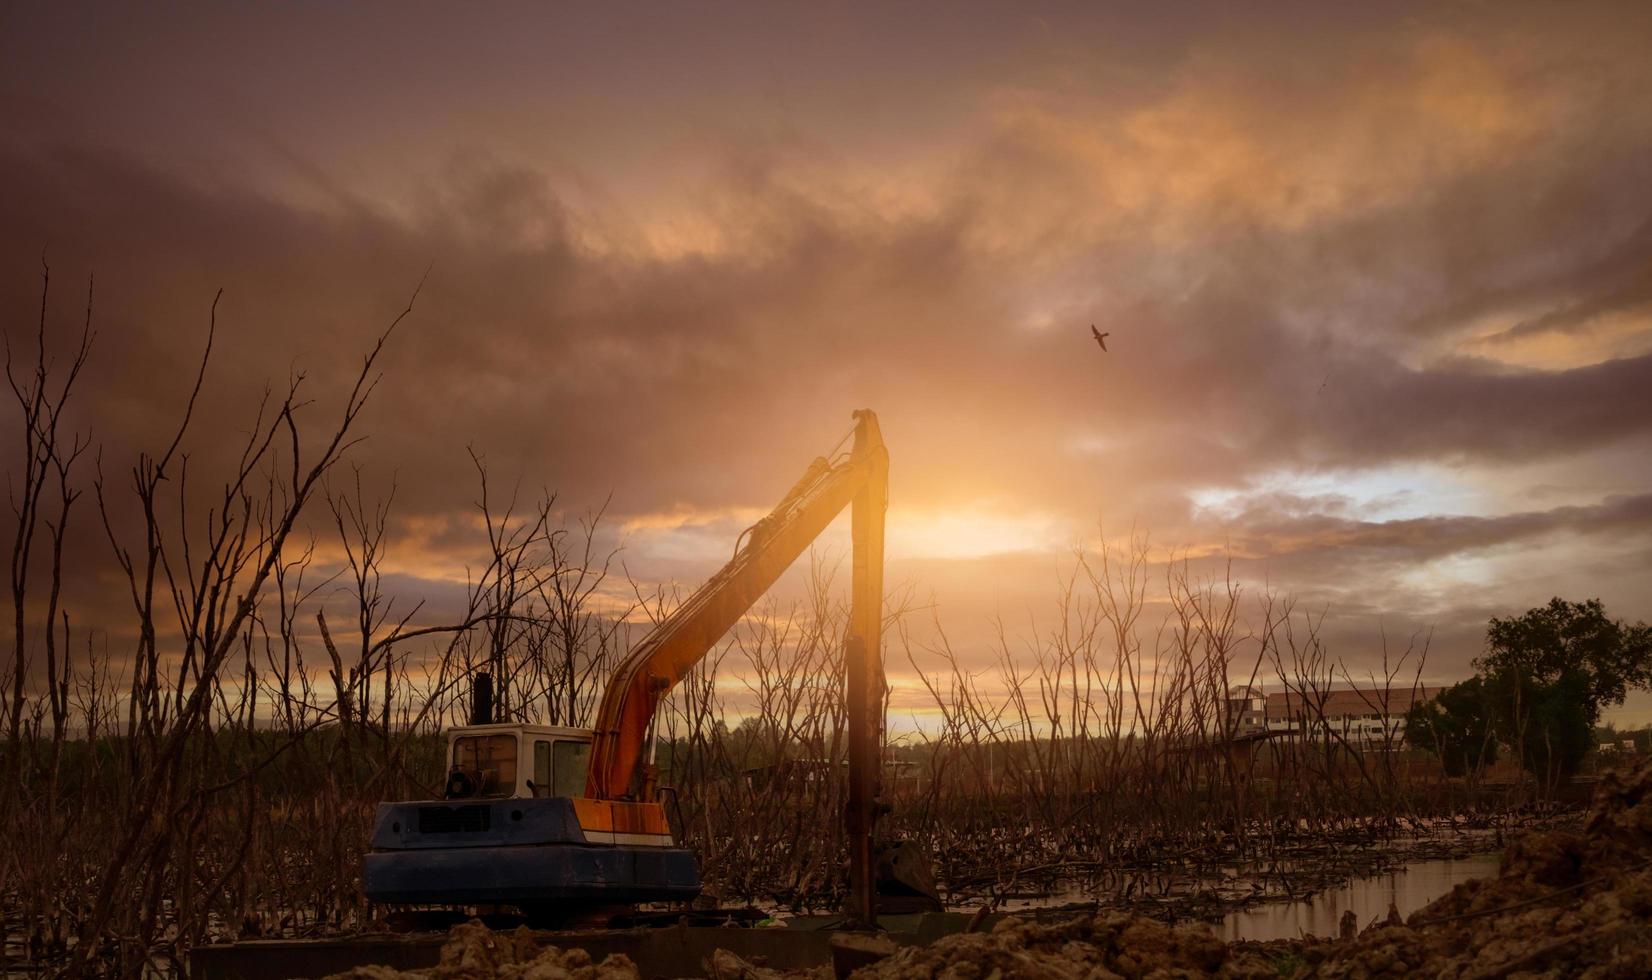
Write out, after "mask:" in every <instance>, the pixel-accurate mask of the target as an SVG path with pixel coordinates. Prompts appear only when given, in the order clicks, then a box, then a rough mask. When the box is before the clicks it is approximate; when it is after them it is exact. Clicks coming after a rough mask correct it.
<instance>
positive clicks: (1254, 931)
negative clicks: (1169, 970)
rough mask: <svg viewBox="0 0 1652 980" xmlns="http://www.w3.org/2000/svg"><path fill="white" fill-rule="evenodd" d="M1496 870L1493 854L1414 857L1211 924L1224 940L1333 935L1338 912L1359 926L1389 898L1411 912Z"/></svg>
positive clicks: (1381, 911)
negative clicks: (1367, 875) (1303, 898)
mask: <svg viewBox="0 0 1652 980" xmlns="http://www.w3.org/2000/svg"><path fill="white" fill-rule="evenodd" d="M1496 874H1497V855H1496V854H1476V855H1474V856H1473V857H1467V858H1456V859H1446V860H1438V861H1415V862H1412V863H1411V864H1408V865H1405V866H1404V867H1403V868H1401V869H1399V870H1397V871H1393V872H1390V873H1388V874H1382V875H1376V876H1375V877H1371V878H1359V879H1356V880H1354V881H1351V882H1349V883H1348V884H1346V885H1344V886H1342V887H1341V888H1330V889H1327V890H1325V891H1323V892H1320V893H1319V894H1318V895H1315V896H1314V897H1313V898H1311V899H1309V900H1307V901H1305V902H1291V903H1289V904H1277V903H1276V904H1268V905H1261V906H1258V907H1256V908H1254V909H1248V910H1245V911H1240V912H1231V913H1229V914H1228V915H1227V917H1226V918H1224V919H1223V920H1222V923H1221V925H1219V926H1217V927H1216V932H1217V935H1219V936H1221V937H1222V938H1223V939H1224V940H1227V941H1230V942H1231V941H1232V940H1235V939H1256V940H1267V939H1296V938H1298V937H1299V936H1303V935H1313V936H1335V935H1336V934H1337V931H1338V923H1339V921H1340V920H1341V919H1342V914H1343V913H1344V912H1347V911H1348V910H1350V909H1352V910H1353V912H1354V916H1355V918H1357V919H1358V920H1359V927H1360V928H1361V929H1364V928H1365V927H1366V926H1368V925H1370V924H1371V922H1372V921H1373V920H1375V919H1381V918H1384V917H1386V916H1387V915H1388V905H1389V903H1390V902H1392V903H1393V904H1394V905H1395V907H1397V908H1398V909H1399V910H1400V915H1401V916H1407V915H1410V914H1411V913H1412V912H1415V911H1417V910H1418V909H1420V908H1422V907H1423V906H1425V905H1427V904H1428V903H1429V902H1432V901H1434V900H1435V899H1436V898H1439V897H1440V896H1441V895H1444V894H1445V893H1446V892H1448V891H1450V890H1451V889H1452V887H1453V886H1455V885H1457V884H1460V883H1462V882H1465V881H1468V880H1470V879H1472V878H1486V877H1490V876H1493V875H1496Z"/></svg>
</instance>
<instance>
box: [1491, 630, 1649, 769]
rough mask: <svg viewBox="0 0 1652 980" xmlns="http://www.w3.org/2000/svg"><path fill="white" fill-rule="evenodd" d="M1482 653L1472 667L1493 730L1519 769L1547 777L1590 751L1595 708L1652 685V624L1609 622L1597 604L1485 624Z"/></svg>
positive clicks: (1575, 763) (1596, 719)
mask: <svg viewBox="0 0 1652 980" xmlns="http://www.w3.org/2000/svg"><path fill="white" fill-rule="evenodd" d="M1486 645H1487V654H1486V656H1484V657H1482V658H1480V659H1478V660H1476V661H1475V662H1474V666H1475V668H1476V669H1477V670H1478V671H1479V676H1480V678H1482V679H1483V680H1484V683H1485V685H1486V686H1487V688H1488V689H1489V690H1490V691H1491V692H1492V701H1493V703H1495V704H1496V705H1497V706H1498V710H1497V715H1498V717H1497V723H1496V729H1497V732H1498V734H1499V735H1500V736H1501V738H1502V739H1503V741H1505V742H1507V743H1508V744H1510V745H1511V746H1514V747H1515V748H1517V749H1518V750H1519V752H1520V760H1521V764H1522V765H1524V766H1525V767H1526V769H1527V770H1528V771H1530V772H1532V773H1533V774H1535V775H1538V776H1542V777H1544V778H1546V779H1549V780H1553V779H1556V778H1559V777H1561V776H1567V775H1570V774H1571V773H1573V772H1575V771H1576V770H1577V767H1578V764H1579V763H1580V762H1582V760H1583V757H1584V756H1585V755H1586V754H1587V753H1588V751H1589V750H1590V749H1591V748H1593V747H1594V742H1595V737H1594V727H1595V725H1596V724H1597V723H1599V721H1600V713H1601V711H1602V709H1604V708H1606V707H1610V706H1615V705H1620V704H1622V703H1623V700H1624V697H1625V696H1626V695H1627V694H1628V692H1629V691H1630V690H1631V689H1632V688H1640V687H1647V686H1648V685H1652V627H1648V626H1647V625H1646V624H1645V623H1635V624H1634V625H1632V626H1629V625H1625V624H1624V623H1622V622H1620V621H1615V620H1612V619H1609V618H1608V617H1607V615H1606V609H1605V607H1604V606H1602V605H1601V602H1600V600H1599V599H1590V600H1587V601H1585V602H1567V601H1566V600H1564V599H1560V598H1555V599H1551V600H1550V601H1549V604H1548V605H1546V606H1538V607H1537V608H1535V609H1531V610H1528V611H1527V612H1526V613H1525V614H1524V615H1522V616H1519V617H1515V618H1512V619H1495V618H1494V619H1492V621H1491V624H1490V626H1489V627H1488V628H1487V630H1486Z"/></svg>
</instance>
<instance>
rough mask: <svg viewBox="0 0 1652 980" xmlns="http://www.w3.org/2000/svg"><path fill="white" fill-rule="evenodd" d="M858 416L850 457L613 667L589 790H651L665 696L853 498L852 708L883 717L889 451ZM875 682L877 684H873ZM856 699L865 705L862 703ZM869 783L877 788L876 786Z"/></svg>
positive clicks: (804, 486) (806, 479) (601, 796)
mask: <svg viewBox="0 0 1652 980" xmlns="http://www.w3.org/2000/svg"><path fill="white" fill-rule="evenodd" d="M855 423H856V424H855V431H854V444H853V446H852V448H851V449H850V451H849V453H848V454H847V456H846V457H842V456H840V457H838V458H836V459H827V458H826V457H819V458H817V459H816V460H815V461H814V462H813V463H812V464H810V466H809V468H808V470H807V471H806V472H805V473H804V474H803V477H802V479H800V480H798V481H797V483H796V484H795V485H794V486H793V487H792V488H791V490H790V491H788V492H787V493H786V496H785V497H784V498H782V500H781V501H780V503H779V504H778V505H777V506H776V507H775V508H774V510H773V511H771V512H770V513H769V515H768V516H767V517H764V518H763V519H762V520H760V521H758V522H757V523H756V524H754V525H752V527H751V528H750V529H748V530H747V532H746V533H745V534H744V535H742V538H741V541H740V542H739V544H738V545H737V546H736V549H735V554H734V557H733V559H731V560H730V561H729V563H728V564H727V565H725V566H723V568H722V570H721V571H719V572H718V573H717V574H716V575H714V576H712V577H711V578H710V579H709V580H707V581H706V583H705V584H704V585H702V586H701V587H700V588H699V589H698V590H697V591H696V592H695V593H694V594H693V595H692V596H690V597H689V599H688V601H686V602H684V603H683V604H682V605H681V606H679V607H678V608H677V609H676V610H675V611H673V612H672V613H671V615H669V616H667V617H666V618H665V619H664V620H663V621H661V622H660V624H659V625H658V626H656V627H655V628H654V629H653V631H652V632H650V633H649V634H648V635H647V636H646V637H645V638H644V639H643V640H642V642H641V643H639V644H638V645H637V646H636V647H635V648H634V649H633V650H632V651H631V652H630V654H628V655H627V656H626V658H625V659H624V660H623V661H622V662H621V663H620V665H619V667H618V668H617V669H616V670H615V671H614V674H613V676H612V677H611V678H610V679H609V681H608V686H607V688H606V689H605V690H604V692H603V696H602V705H601V708H600V710H599V712H598V714H597V718H596V723H595V726H594V731H595V734H594V737H593V739H592V743H591V761H590V768H589V770H588V773H587V776H586V784H585V795H586V797H588V798H590V799H593V800H639V801H640V800H642V799H643V798H644V797H645V795H646V793H645V787H649V786H651V784H652V778H651V776H649V775H645V774H644V773H643V772H642V771H641V770H642V769H643V766H642V765H641V763H642V762H643V759H644V756H645V754H646V750H647V748H648V746H647V742H648V740H649V739H650V737H651V734H652V723H653V720H654V714H655V711H656V710H657V708H658V706H659V702H660V699H661V698H663V697H664V696H665V694H666V693H667V692H668V691H670V690H671V688H672V687H674V686H675V685H676V684H677V682H678V681H680V680H681V679H682V678H683V676H684V675H686V674H687V673H688V672H689V670H691V669H692V668H693V667H694V665H695V664H697V663H699V662H700V661H701V660H702V659H703V658H704V657H705V656H706V654H707V653H708V652H710V650H711V648H712V647H713V646H715V645H716V644H717V642H718V641H719V640H721V639H722V637H723V635H724V634H725V633H727V632H728V631H729V629H730V628H731V627H733V626H734V624H735V623H736V622H737V621H739V619H740V617H741V616H743V615H745V613H746V611H747V610H749V609H750V608H751V607H752V605H753V604H754V603H756V602H757V600H758V598H759V597H761V596H762V595H763V593H764V592H766V591H767V590H768V589H769V587H770V586H771V585H773V584H774V582H775V580H776V579H778V578H779V577H780V576H781V574H782V573H784V572H785V571H786V569H787V568H788V567H790V566H791V564H792V562H793V561H795V560H796V559H797V557H798V556H799V555H801V554H802V553H803V552H804V550H805V549H807V548H808V547H809V545H810V543H811V542H813V541H814V540H815V538H817V537H818V536H819V535H820V534H821V532H822V531H824V530H825V529H826V527H827V525H829V524H831V523H832V520H833V519H834V518H835V517H836V516H837V515H838V514H839V513H841V512H842V510H843V508H845V507H847V506H850V505H851V504H852V505H853V506H854V516H853V521H854V556H853V572H852V576H853V582H852V586H851V587H852V590H853V599H852V604H851V609H850V623H849V636H848V637H846V641H847V642H846V649H847V650H849V651H852V652H853V653H854V654H855V655H856V656H855V657H854V658H853V659H856V660H857V661H859V662H858V663H856V664H853V665H851V666H852V668H854V669H851V671H850V677H851V685H852V689H851V691H850V692H849V701H850V704H851V706H852V708H853V707H860V708H861V710H862V711H866V712H868V716H869V717H871V716H875V717H876V718H880V719H881V717H882V711H881V710H876V711H873V710H872V709H873V707H874V706H876V707H878V708H880V709H881V705H882V694H883V692H882V677H883V672H882V669H881V652H882V651H881V642H880V641H881V632H882V631H881V626H882V615H883V609H882V596H883V522H884V510H885V508H886V507H887V504H888V479H889V476H888V474H889V455H888V452H887V451H886V450H885V448H884V445H883V436H882V433H881V432H880V431H879V429H878V420H877V416H876V415H875V414H874V413H873V412H871V411H858V412H856V413H855ZM872 668H875V669H872ZM857 676H858V679H859V680H858V684H859V685H861V686H865V687H867V690H865V691H860V690H855V689H854V685H855V684H856V680H855V679H856V678H857ZM874 679H875V680H874ZM874 683H875V685H876V687H877V690H876V691H872V690H871V689H870V688H871V686H872V685H873V684H874ZM857 701H859V702H861V704H860V705H856V704H855V702H857ZM851 724H853V719H851ZM867 741H868V742H875V741H880V739H876V738H868V739H867ZM863 754H864V751H863ZM861 761H870V764H871V768H872V772H873V774H874V775H873V777H872V778H873V779H875V772H876V767H877V762H876V761H875V759H874V760H861ZM866 790H867V791H868V792H869V793H871V794H875V793H876V789H875V786H869V787H866ZM851 795H852V796H853V795H857V794H853V793H852V794H851ZM859 795H865V794H859ZM852 804H853V801H852ZM868 805H870V800H868ZM851 808H852V809H853V805H852V807H851ZM857 863H858V862H857Z"/></svg>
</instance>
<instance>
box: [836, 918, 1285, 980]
mask: <svg viewBox="0 0 1652 980" xmlns="http://www.w3.org/2000/svg"><path fill="white" fill-rule="evenodd" d="M854 976H855V977H856V978H857V980H874V978H883V980H918V978H928V977H939V978H944V980H988V978H993V977H1003V978H1008V977H1025V978H1031V980H1042V978H1050V980H1055V978H1072V977H1084V978H1087V980H1113V978H1121V977H1122V978H1131V980H1134V978H1137V977H1154V978H1164V980H1170V978H1178V977H1206V976H1217V977H1232V978H1262V977H1268V978H1276V977H1278V976H1279V968H1278V965H1277V962H1276V961H1275V960H1274V959H1272V958H1270V957H1268V956H1265V955H1263V954H1262V953H1260V952H1257V951H1255V950H1251V949H1244V948H1240V947H1230V946H1227V945H1225V944H1224V943H1223V942H1222V941H1221V940H1219V939H1217V938H1216V937H1215V936H1214V935H1212V934H1211V931H1210V930H1209V929H1208V928H1206V927H1205V926H1201V925H1180V926H1167V925H1165V924H1164V923H1162V922H1158V921H1156V920H1153V919H1147V918H1142V917H1141V916H1136V915H1130V914H1129V913H1125V912H1104V913H1102V914H1100V915H1097V916H1095V917H1093V918H1080V919H1073V920H1071V921H1068V922H1059V923H1050V924H1045V923H1038V922H1030V921H1026V920H1022V919H1005V920H1003V921H1002V922H1000V923H998V925H997V927H996V928H994V929H993V930H992V931H991V932H989V933H966V934H963V935H956V936H947V937H946V938H944V939H940V940H938V941H936V942H935V943H934V944H933V945H930V946H922V947H918V946H913V947H906V948H903V949H901V950H899V951H898V952H896V953H895V954H894V955H892V956H890V957H889V958H887V959H885V960H882V961H880V962H878V963H875V964H873V965H871V966H868V967H865V968H863V969H860V970H858V971H856V972H855V974H854Z"/></svg>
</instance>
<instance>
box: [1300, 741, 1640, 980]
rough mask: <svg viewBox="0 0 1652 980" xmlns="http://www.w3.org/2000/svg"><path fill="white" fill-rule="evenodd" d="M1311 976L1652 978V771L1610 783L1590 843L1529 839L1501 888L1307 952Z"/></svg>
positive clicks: (1508, 859)
mask: <svg viewBox="0 0 1652 980" xmlns="http://www.w3.org/2000/svg"><path fill="white" fill-rule="evenodd" d="M1302 957H1303V960H1304V965H1303V969H1302V971H1301V972H1300V973H1299V975H1301V976H1308V977H1324V978H1349V980H1356V978H1363V977H1381V976H1397V975H1412V974H1416V975H1422V976H1430V977H1440V978H1448V980H1467V978H1490V977H1507V976H1534V977H1535V976H1542V977H1587V978H1607V977H1647V976H1652V760H1643V761H1641V762H1638V763H1636V764H1634V765H1632V766H1629V767H1626V768H1622V769H1618V770H1615V771H1613V772H1609V773H1607V774H1606V775H1605V776H1603V777H1602V779H1601V783H1600V786H1599V788H1598V790H1597V792H1596V794H1595V801H1594V804H1593V806H1592V807H1591V810H1590V814H1589V817H1588V820H1587V822H1586V823H1585V825H1584V828H1583V831H1582V832H1581V833H1571V832H1566V831H1546V832H1539V833H1533V834H1528V835H1526V836H1524V837H1522V838H1520V839H1518V840H1516V841H1515V842H1514V843H1513V844H1511V845H1510V846H1509V848H1508V850H1507V851H1506V852H1505V853H1504V855H1503V867H1502V871H1501V873H1500V874H1499V875H1498V876H1497V877H1496V878H1484V879H1480V880H1477V881H1470V882H1466V883H1464V884H1461V885H1458V886H1457V887H1456V888H1455V889H1454V890H1452V892H1451V893H1450V894H1448V895H1446V896H1444V897H1442V898H1440V899H1439V900H1438V901H1436V902H1434V903H1433V904H1432V905H1430V906H1428V907H1427V908H1425V909H1423V910H1422V911H1420V912H1417V913H1415V914H1414V915H1412V916H1411V917H1410V918H1409V919H1407V920H1406V922H1405V923H1404V924H1385V925H1383V926H1380V927H1376V928H1372V929H1368V930H1366V932H1364V933H1363V934H1361V935H1360V936H1358V937H1357V938H1356V939H1354V940H1353V941H1351V942H1347V943H1342V944H1332V945H1324V946H1316V947H1307V948H1305V949H1304V950H1303V953H1302Z"/></svg>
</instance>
